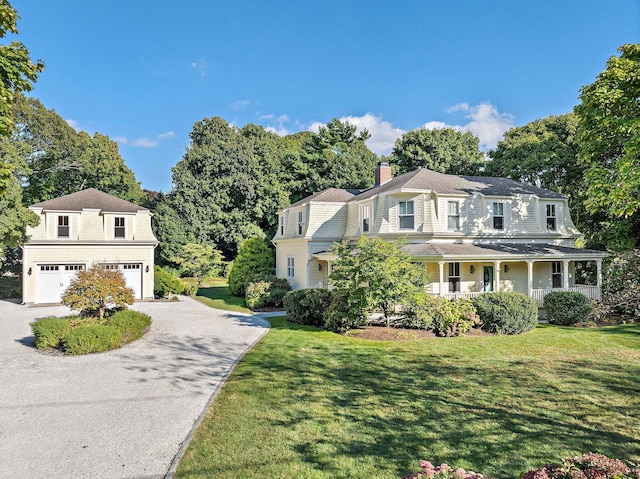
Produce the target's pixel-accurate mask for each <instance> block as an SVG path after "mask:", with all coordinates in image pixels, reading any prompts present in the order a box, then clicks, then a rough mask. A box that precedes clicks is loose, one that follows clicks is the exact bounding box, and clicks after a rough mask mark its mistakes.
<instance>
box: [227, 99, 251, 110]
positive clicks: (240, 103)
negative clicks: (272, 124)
mask: <svg viewBox="0 0 640 479" xmlns="http://www.w3.org/2000/svg"><path fill="white" fill-rule="evenodd" d="M250 104H251V102H250V101H249V100H238V101H234V102H233V103H229V108H231V109H232V110H239V109H241V108H245V107H247V106H249V105H250Z"/></svg>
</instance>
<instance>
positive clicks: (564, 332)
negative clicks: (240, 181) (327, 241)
mask: <svg viewBox="0 0 640 479" xmlns="http://www.w3.org/2000/svg"><path fill="white" fill-rule="evenodd" d="M272 326H273V328H272V330H271V331H270V332H269V333H268V334H267V335H266V336H265V337H264V338H263V339H262V340H261V341H260V343H259V344H258V345H256V346H255V347H254V349H253V350H252V351H250V352H249V353H248V354H247V355H246V356H245V357H244V359H243V360H242V361H241V362H240V364H239V365H238V366H237V368H236V369H235V371H234V372H233V374H232V375H231V377H230V378H229V380H228V381H227V383H226V384H225V386H224V388H223V389H222V391H221V393H220V395H219V397H218V398H217V399H216V401H215V402H214V404H213V407H212V408H211V410H210V411H209V412H208V414H207V416H206V418H205V420H204V421H203V423H202V425H201V427H200V428H199V430H198V431H197V433H196V435H195V437H194V439H193V440H192V442H191V444H190V446H189V448H188V450H187V453H186V455H185V456H184V458H183V460H182V462H181V464H180V467H179V468H178V474H177V476H176V477H178V478H205V477H206V478H209V477H216V478H240V477H243V478H244V477H247V478H248V477H251V478H254V477H256V478H257V477H265V478H266V477H268V478H374V477H375V478H399V477H401V476H402V475H403V474H406V473H409V472H412V471H416V470H418V462H419V460H420V459H427V460H431V461H432V462H434V463H438V464H439V463H440V462H447V463H449V464H450V465H452V466H454V467H463V468H465V469H467V470H469V469H471V470H473V471H476V472H480V473H483V474H485V475H486V476H491V477H498V478H507V477H513V478H515V477H520V476H521V475H522V474H523V473H524V472H526V471H527V470H529V469H531V468H537V467H541V466H542V465H543V464H544V463H545V462H548V461H559V460H561V459H563V458H566V457H571V456H575V455H578V454H580V453H583V452H589V451H594V452H601V453H604V454H606V455H608V456H610V457H615V458H620V459H623V460H627V461H633V462H638V461H640V421H638V411H639V410H640V324H631V325H621V326H613V327H607V328H600V329H576V328H563V327H556V326H539V327H537V328H536V329H534V330H533V331H531V332H529V333H526V334H523V335H519V336H494V337H469V338H464V337H463V338H438V339H427V340H422V341H405V342H397V343H382V342H375V341H367V340H362V339H358V338H357V337H344V336H338V335H335V334H332V333H328V332H325V331H322V330H319V329H315V328H312V327H306V326H299V325H294V324H290V323H287V322H286V321H285V320H284V319H283V318H272Z"/></svg>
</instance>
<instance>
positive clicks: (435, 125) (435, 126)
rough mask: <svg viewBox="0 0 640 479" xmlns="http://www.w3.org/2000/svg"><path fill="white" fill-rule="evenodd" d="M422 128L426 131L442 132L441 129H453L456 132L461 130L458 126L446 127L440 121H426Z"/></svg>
mask: <svg viewBox="0 0 640 479" xmlns="http://www.w3.org/2000/svg"><path fill="white" fill-rule="evenodd" d="M422 128H425V129H427V130H442V129H443V128H455V129H456V130H462V128H461V127H459V126H454V125H447V124H446V123H444V122H442V121H428V122H426V123H425V124H424V125H422Z"/></svg>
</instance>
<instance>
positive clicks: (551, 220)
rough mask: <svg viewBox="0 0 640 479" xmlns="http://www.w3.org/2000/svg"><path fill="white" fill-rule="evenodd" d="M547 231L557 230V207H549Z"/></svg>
mask: <svg viewBox="0 0 640 479" xmlns="http://www.w3.org/2000/svg"><path fill="white" fill-rule="evenodd" d="M547 229H548V230H549V231H555V230H556V205H547Z"/></svg>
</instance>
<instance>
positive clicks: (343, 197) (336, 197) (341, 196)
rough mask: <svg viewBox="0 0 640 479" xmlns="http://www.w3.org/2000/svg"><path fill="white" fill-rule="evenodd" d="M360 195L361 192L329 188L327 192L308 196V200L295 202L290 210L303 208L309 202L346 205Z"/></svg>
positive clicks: (323, 191)
mask: <svg viewBox="0 0 640 479" xmlns="http://www.w3.org/2000/svg"><path fill="white" fill-rule="evenodd" d="M358 193H360V190H342V189H340V188H327V189H326V190H322V191H319V192H317V193H314V194H312V195H311V196H307V197H306V198H303V199H301V200H300V201H297V202H295V203H294V204H292V205H291V206H290V208H295V207H296V206H302V205H303V204H305V203H307V202H309V201H321V202H326V203H341V202H345V203H346V202H347V201H349V200H350V199H351V198H353V197H354V196H355V195H357V194H358Z"/></svg>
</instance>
